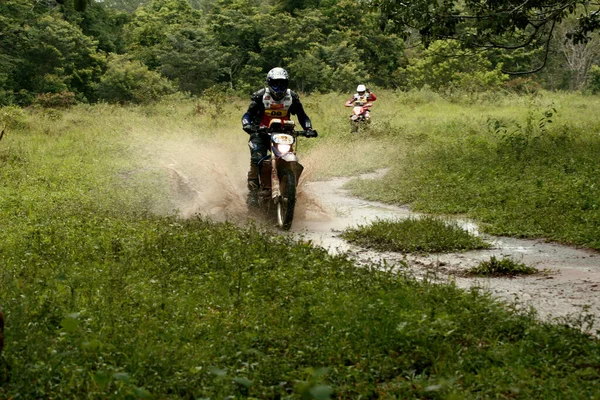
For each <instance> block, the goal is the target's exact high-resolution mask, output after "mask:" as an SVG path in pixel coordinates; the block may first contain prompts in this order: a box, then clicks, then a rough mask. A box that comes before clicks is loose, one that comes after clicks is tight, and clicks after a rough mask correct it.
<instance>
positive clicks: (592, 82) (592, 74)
mask: <svg viewBox="0 0 600 400" xmlns="http://www.w3.org/2000/svg"><path fill="white" fill-rule="evenodd" d="M587 88H588V90H589V91H590V92H592V94H597V93H598V92H600V66H598V65H592V67H591V68H590V71H589V75H588V81H587Z"/></svg>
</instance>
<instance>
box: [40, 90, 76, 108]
mask: <svg viewBox="0 0 600 400" xmlns="http://www.w3.org/2000/svg"><path fill="white" fill-rule="evenodd" d="M75 104H77V100H76V99H75V93H73V92H69V91H66V90H65V91H62V92H59V93H42V94H38V95H37V96H35V99H34V100H33V105H37V106H40V107H44V108H69V107H71V106H73V105H75Z"/></svg>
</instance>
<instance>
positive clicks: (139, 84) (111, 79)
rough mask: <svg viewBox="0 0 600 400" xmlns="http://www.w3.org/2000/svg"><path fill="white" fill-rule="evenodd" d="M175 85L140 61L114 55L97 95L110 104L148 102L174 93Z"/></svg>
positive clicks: (110, 59)
mask: <svg viewBox="0 0 600 400" xmlns="http://www.w3.org/2000/svg"><path fill="white" fill-rule="evenodd" d="M174 91H175V88H174V87H173V85H172V84H171V82H169V81H168V80H167V79H166V78H164V77H162V76H161V75H160V74H159V73H157V72H154V71H149V70H148V67H146V66H145V65H144V64H142V63H141V62H139V61H131V60H129V59H128V58H127V56H119V55H112V56H111V57H110V58H109V60H108V68H107V71H106V73H105V74H104V75H103V76H102V79H101V80H100V84H99V85H98V97H99V98H100V99H101V100H104V101H107V102H109V103H135V104H146V103H151V102H154V101H157V100H159V99H160V98H161V97H162V96H164V95H167V94H170V93H173V92H174Z"/></svg>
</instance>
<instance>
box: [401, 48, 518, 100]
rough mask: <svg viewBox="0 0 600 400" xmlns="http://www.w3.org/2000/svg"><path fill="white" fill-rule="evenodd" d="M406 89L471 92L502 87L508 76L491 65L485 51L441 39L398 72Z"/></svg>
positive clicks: (498, 67)
mask: <svg viewBox="0 0 600 400" xmlns="http://www.w3.org/2000/svg"><path fill="white" fill-rule="evenodd" d="M402 74H405V76H406V77H405V78H404V79H400V85H401V86H405V87H406V88H421V87H423V86H429V87H431V88H432V89H434V90H437V91H443V90H446V89H460V90H466V91H470V92H478V91H485V90H490V89H495V88H498V87H499V86H500V85H501V84H502V83H503V82H504V81H506V80H507V79H508V77H507V76H506V75H505V74H503V73H502V72H501V71H500V66H497V67H496V68H492V65H491V62H490V61H489V60H488V59H487V58H486V57H485V55H484V54H483V53H481V52H479V53H477V52H471V51H466V50H462V49H461V48H460V45H459V43H458V42H457V41H453V40H445V41H442V40H438V41H435V42H433V43H431V45H430V46H429V47H428V48H427V49H425V50H424V52H423V54H422V55H421V56H420V57H418V58H415V59H412V60H410V63H409V65H408V66H407V67H406V68H405V69H400V70H399V71H398V72H397V73H396V79H398V78H399V77H400V76H401V75H402Z"/></svg>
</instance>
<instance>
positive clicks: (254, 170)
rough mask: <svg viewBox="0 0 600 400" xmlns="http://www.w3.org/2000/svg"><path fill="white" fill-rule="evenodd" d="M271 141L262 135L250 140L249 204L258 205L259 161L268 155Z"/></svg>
mask: <svg viewBox="0 0 600 400" xmlns="http://www.w3.org/2000/svg"><path fill="white" fill-rule="evenodd" d="M268 146H269V142H268V141H266V140H265V138H262V137H254V136H253V137H251V138H250V141H249V142H248V147H249V148H250V170H249V171H248V199H247V201H246V202H247V204H248V205H250V206H253V207H256V206H258V183H259V181H258V162H259V161H260V160H261V159H262V158H264V157H265V156H266V155H267V149H268Z"/></svg>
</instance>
